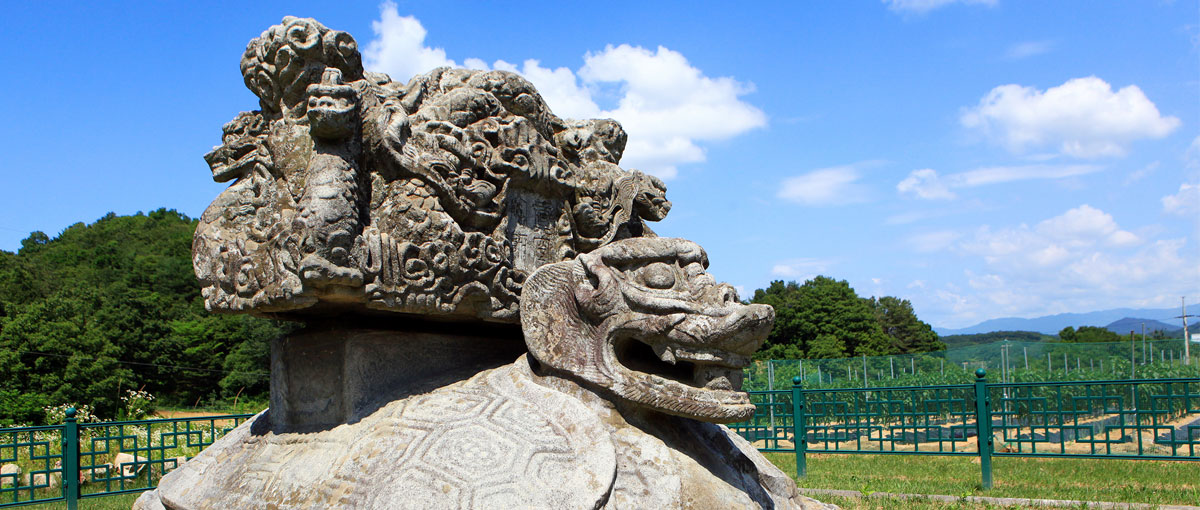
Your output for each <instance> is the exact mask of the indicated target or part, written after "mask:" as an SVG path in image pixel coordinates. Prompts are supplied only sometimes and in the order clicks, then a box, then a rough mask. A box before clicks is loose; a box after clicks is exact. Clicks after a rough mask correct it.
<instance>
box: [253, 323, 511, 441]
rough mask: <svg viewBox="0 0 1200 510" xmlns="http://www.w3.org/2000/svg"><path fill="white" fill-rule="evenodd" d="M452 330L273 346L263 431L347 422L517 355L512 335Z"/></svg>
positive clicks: (312, 337) (322, 334)
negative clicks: (267, 424)
mask: <svg viewBox="0 0 1200 510" xmlns="http://www.w3.org/2000/svg"><path fill="white" fill-rule="evenodd" d="M443 327H444V326H443ZM456 329H459V330H461V331H462V332H461V334H442V333H437V334H435V333H426V332H420V331H390V330H382V329H332V330H324V329H315V330H303V331H300V332H298V333H296V334H292V335H289V336H285V337H283V338H279V339H277V340H275V341H274V342H273V343H272V345H271V413H270V421H271V428H272V429H274V430H277V431H304V430H313V429H323V428H329V427H333V426H336V425H338V424H342V423H353V422H356V421H358V420H360V419H362V418H363V417H364V416H367V415H369V414H371V413H372V412H374V411H375V410H376V409H378V408H379V407H380V406H381V405H383V404H386V403H387V402H390V401H393V400H397V399H401V398H404V397H407V396H409V395H412V394H416V393H423V392H427V391H430V390H432V389H434V388H438V387H441V386H445V385H447V384H449V383H451V382H454V381H458V380H462V379H466V378H469V377H470V376H472V375H474V374H476V373H478V372H479V371H481V370H485V369H488V368H494V367H497V366H500V365H503V364H505V363H511V362H512V361H513V360H514V359H516V358H517V357H518V356H520V355H521V354H522V353H523V352H525V346H524V343H523V342H522V340H521V337H520V332H519V331H516V330H514V329H512V328H504V327H501V326H496V325H480V326H476V327H475V328H471V327H463V326H461V325H460V326H458V327H457V328H456ZM473 330H474V331H473ZM505 333H507V335H506V334H505Z"/></svg>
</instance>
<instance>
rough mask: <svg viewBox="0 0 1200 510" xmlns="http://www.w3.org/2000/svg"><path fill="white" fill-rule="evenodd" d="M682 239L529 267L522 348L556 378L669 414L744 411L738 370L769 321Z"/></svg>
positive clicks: (628, 244) (734, 414)
mask: <svg viewBox="0 0 1200 510" xmlns="http://www.w3.org/2000/svg"><path fill="white" fill-rule="evenodd" d="M707 267H708V257H707V255H705V253H704V250H703V249H701V248H700V246H699V245H697V244H696V243H693V242H691V241H686V240H683V239H669V238H644V239H628V240H624V241H618V242H615V243H612V244H609V245H607V246H604V247H601V248H599V249H597V250H596V251H593V252H591V253H587V254H584V255H580V256H578V257H577V258H576V259H575V260H572V261H568V262H560V263H557V264H553V265H549V266H545V267H542V268H541V269H538V271H537V272H536V273H534V275H533V276H532V277H531V278H530V279H529V281H527V282H526V284H525V290H524V295H523V296H522V298H521V326H522V330H523V332H524V335H525V343H526V345H528V346H529V352H530V353H532V354H533V356H534V357H535V358H537V360H538V361H540V362H541V363H542V364H544V365H546V366H547V367H548V368H549V369H551V370H553V371H555V372H557V373H559V374H562V375H563V376H565V377H571V378H575V379H578V380H579V381H581V382H584V383H587V384H591V385H595V386H597V387H598V388H600V389H601V390H603V391H605V392H610V393H611V394H612V395H613V396H615V397H617V398H620V399H623V400H627V401H629V402H632V403H635V404H638V405H641V406H645V407H648V408H650V409H654V410H656V411H660V412H665V413H670V414H674V415H678V416H685V417H690V418H696V419H699V420H705V421H713V422H735V421H740V420H745V419H747V418H749V417H751V416H753V415H754V404H752V403H751V402H750V398H749V395H747V394H746V393H745V392H743V391H741V386H742V369H743V368H745V366H746V365H747V364H749V362H750V355H751V354H753V353H754V351H755V350H757V349H758V347H759V346H760V345H762V343H763V341H764V340H766V337H767V333H769V332H770V331H771V324H772V323H773V322H774V320H775V310H774V309H772V308H771V307H770V306H767V305H743V304H741V303H740V302H739V301H738V298H737V292H736V291H735V290H734V289H733V287H731V286H729V285H728V284H717V283H716V282H715V281H714V280H713V278H712V277H711V276H709V275H708V273H706V272H704V271H705V269H706V268H707Z"/></svg>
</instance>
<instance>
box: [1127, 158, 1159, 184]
mask: <svg viewBox="0 0 1200 510" xmlns="http://www.w3.org/2000/svg"><path fill="white" fill-rule="evenodd" d="M1158 166H1159V162H1158V161H1152V162H1151V163H1150V164H1148V165H1146V166H1144V167H1141V168H1139V169H1137V170H1134V171H1133V172H1130V173H1129V175H1128V176H1126V177H1125V183H1124V184H1125V185H1126V186H1128V185H1130V184H1133V183H1135V182H1137V181H1140V180H1142V179H1145V178H1146V176H1148V175H1150V174H1152V173H1154V171H1155V170H1158Z"/></svg>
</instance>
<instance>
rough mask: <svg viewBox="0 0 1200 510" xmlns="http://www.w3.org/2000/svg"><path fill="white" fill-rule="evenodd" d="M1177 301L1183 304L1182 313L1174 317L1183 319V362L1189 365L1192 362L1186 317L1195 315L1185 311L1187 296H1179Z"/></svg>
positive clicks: (1190, 341)
mask: <svg viewBox="0 0 1200 510" xmlns="http://www.w3.org/2000/svg"><path fill="white" fill-rule="evenodd" d="M1179 302H1180V303H1181V304H1182V305H1183V315H1180V316H1179V317H1176V319H1183V364H1185V365H1189V364H1191V363H1192V339H1191V338H1190V337H1189V335H1188V323H1187V320H1188V317H1196V316H1195V315H1188V313H1187V298H1184V297H1180V298H1179Z"/></svg>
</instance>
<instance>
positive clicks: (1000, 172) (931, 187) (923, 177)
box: [896, 165, 1101, 200]
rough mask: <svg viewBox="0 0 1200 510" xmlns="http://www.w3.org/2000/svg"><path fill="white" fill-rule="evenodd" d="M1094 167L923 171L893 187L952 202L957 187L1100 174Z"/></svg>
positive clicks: (996, 167)
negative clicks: (950, 171) (951, 171)
mask: <svg viewBox="0 0 1200 510" xmlns="http://www.w3.org/2000/svg"><path fill="white" fill-rule="evenodd" d="M1100 169H1101V167H1099V166H1095V165H1018V166H994V167H984V168H976V169H974V170H968V171H966V172H960V173H956V174H950V175H947V176H945V177H941V176H939V175H938V173H937V171H935V170H932V169H929V168H923V169H920V170H913V171H912V172H910V173H909V174H908V177H905V178H904V180H902V181H900V183H899V184H897V185H896V190H897V191H899V192H900V194H902V195H910V196H915V197H917V198H921V199H925V200H936V199H952V198H955V197H956V196H957V195H956V194H955V193H954V192H953V191H951V190H952V189H959V188H974V187H976V186H986V185H989V184H1000V183H1005V182H1012V181H1023V180H1030V179H1062V178H1066V177H1075V176H1079V175H1085V174H1090V173H1092V172H1096V171H1099V170H1100Z"/></svg>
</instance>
